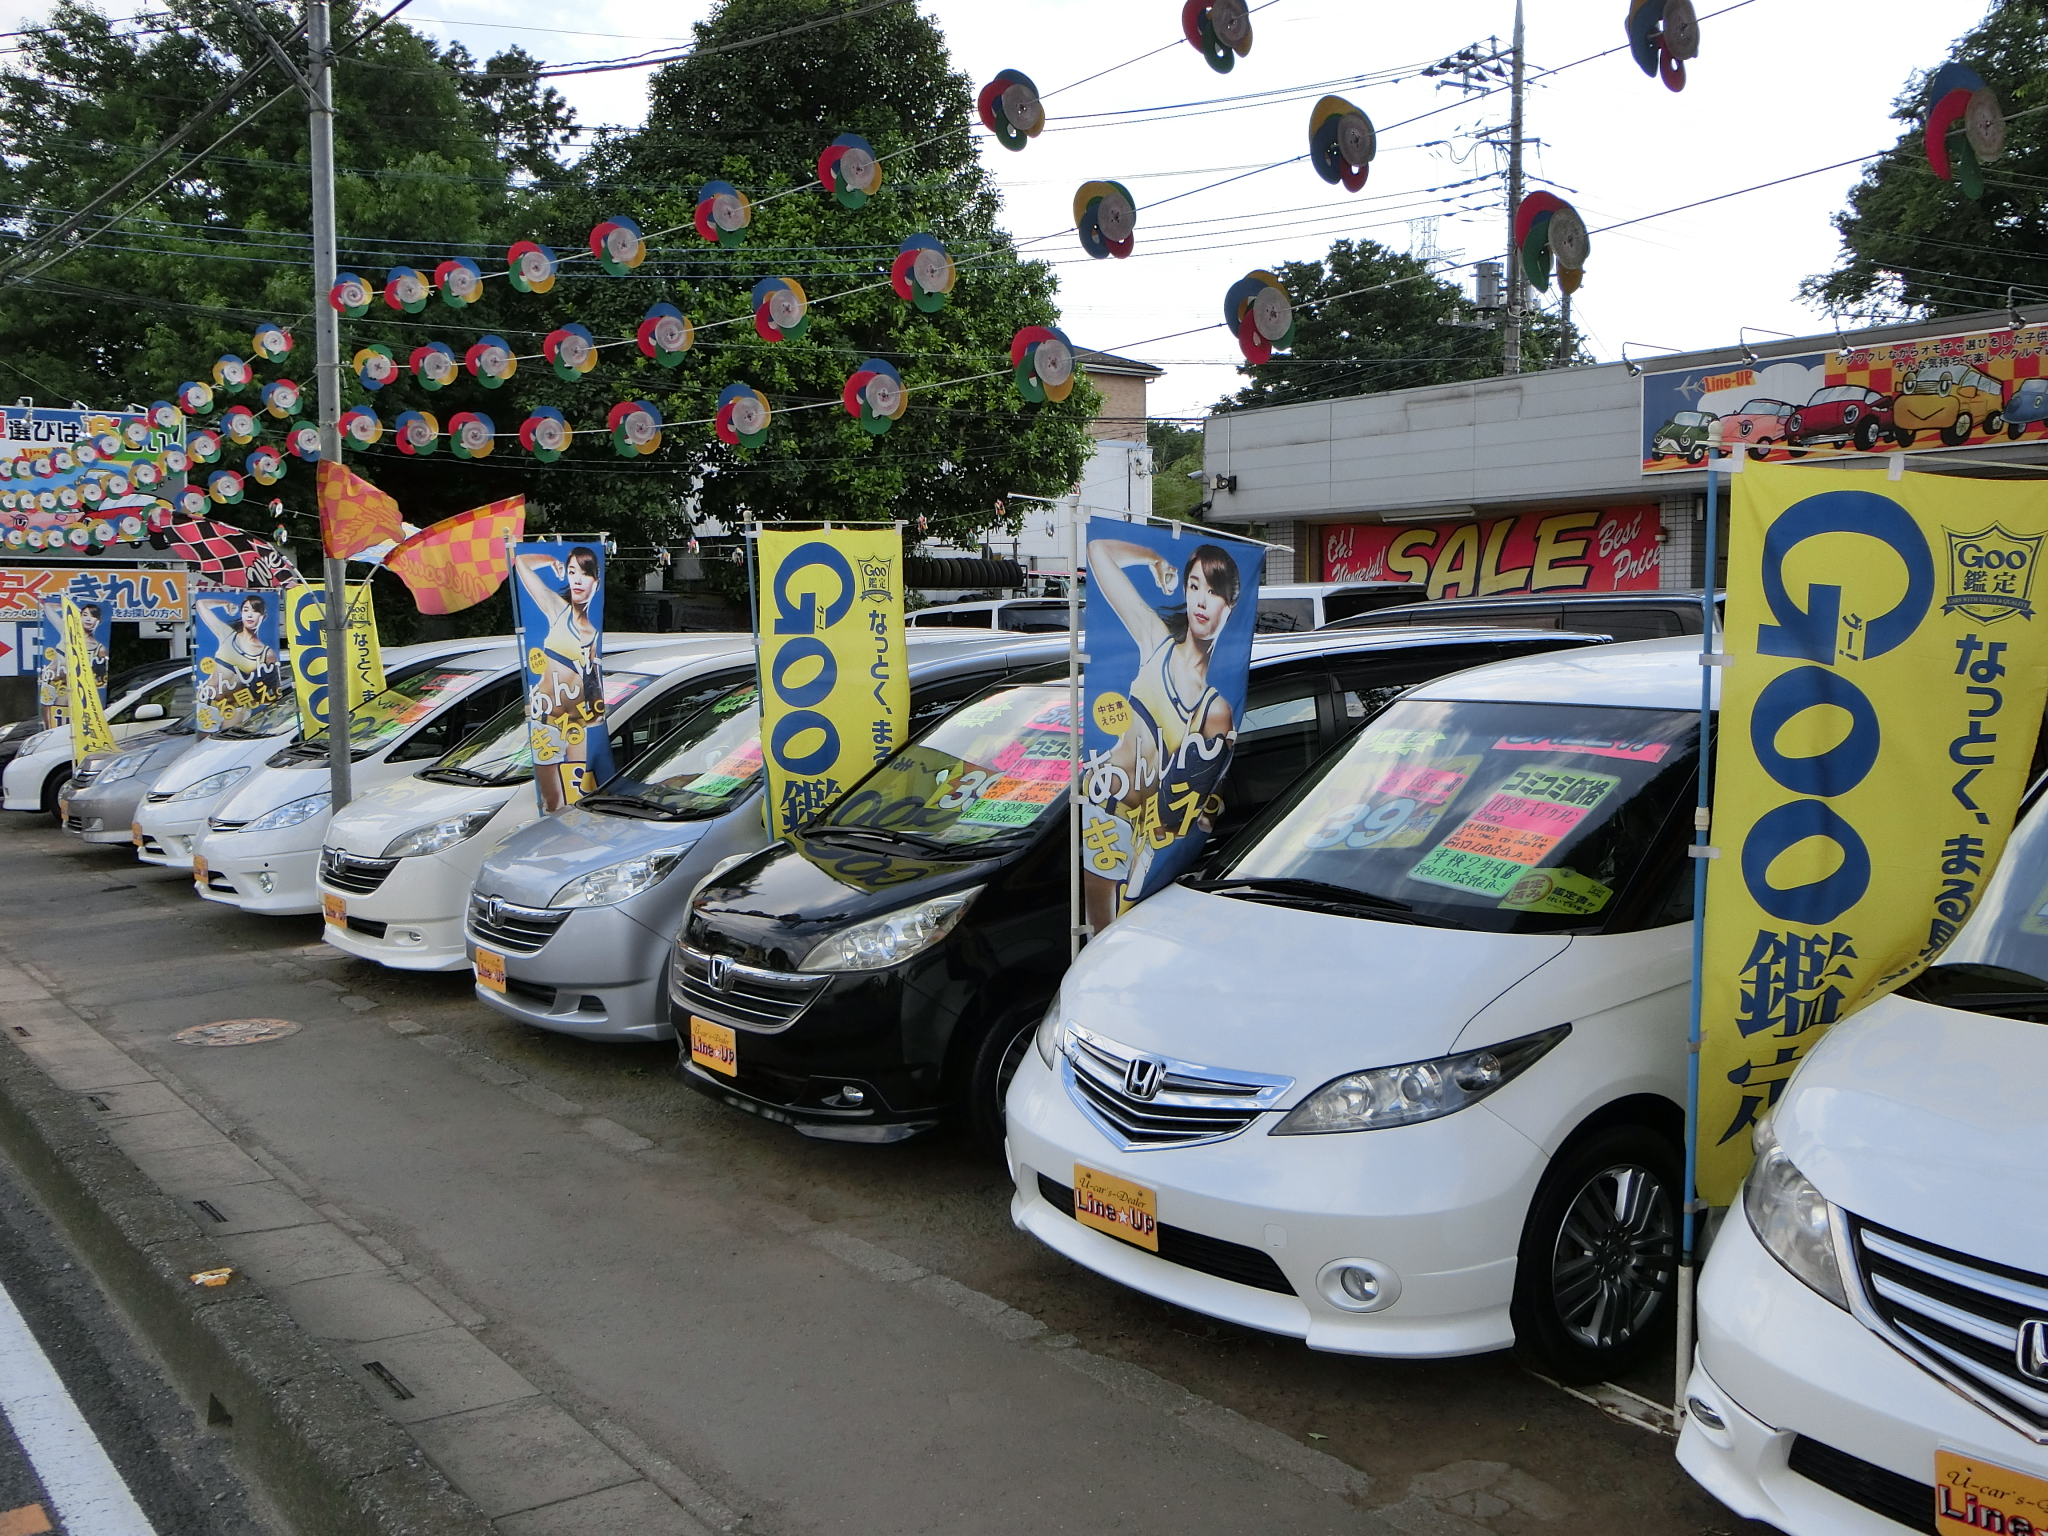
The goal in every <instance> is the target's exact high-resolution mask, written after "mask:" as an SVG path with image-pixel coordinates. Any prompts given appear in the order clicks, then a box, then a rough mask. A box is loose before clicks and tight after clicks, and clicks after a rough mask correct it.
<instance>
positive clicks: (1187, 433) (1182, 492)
mask: <svg viewBox="0 0 2048 1536" xmlns="http://www.w3.org/2000/svg"><path fill="white" fill-rule="evenodd" d="M1145 440H1146V442H1147V443H1148V444H1149V445H1150V447H1151V449H1152V510H1153V511H1154V512H1155V513H1157V514H1158V515H1159V516H1160V517H1172V518H1179V519H1182V520H1183V521H1185V520H1187V519H1189V518H1197V519H1198V518H1199V514H1198V513H1197V512H1196V510H1195V509H1196V508H1197V507H1199V506H1200V505H1201V504H1202V499H1203V493H1202V488H1201V486H1200V485H1198V484H1197V483H1196V482H1195V481H1193V480H1190V479H1189V478H1188V476H1189V475H1190V474H1191V473H1192V474H1200V473H1201V471H1202V431H1201V428H1199V427H1185V426H1182V425H1181V424H1180V423H1179V422H1177V421H1148V422H1146V423H1145Z"/></svg>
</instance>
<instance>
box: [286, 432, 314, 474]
mask: <svg viewBox="0 0 2048 1536" xmlns="http://www.w3.org/2000/svg"><path fill="white" fill-rule="evenodd" d="M284 446H285V449H286V451H287V452H289V453H290V454H291V456H292V457H293V458H295V459H301V460H303V461H305V462H306V463H308V464H317V463H319V462H320V429H319V428H318V427H316V426H313V425H312V424H311V423H308V424H306V425H304V426H298V427H293V428H292V429H291V431H289V432H287V433H286V434H285V438H284Z"/></svg>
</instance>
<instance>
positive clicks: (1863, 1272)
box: [1849, 1216, 2048, 1445]
mask: <svg viewBox="0 0 2048 1536" xmlns="http://www.w3.org/2000/svg"><path fill="white" fill-rule="evenodd" d="M1849 1230H1850V1234H1851V1241H1852V1243H1853V1244H1854V1247H1855V1257H1856V1268H1857V1271H1858V1276H1859V1278H1860V1280H1861V1282H1862V1286H1863V1296H1864V1300H1865V1301H1866V1302H1868V1304H1869V1306H1870V1309H1871V1310H1872V1311H1873V1312H1874V1313H1876V1315H1877V1318H1878V1320H1879V1323H1880V1325H1881V1327H1882V1330H1883V1331H1884V1332H1885V1333H1886V1334H1887V1335H1888V1336H1889V1337H1890V1338H1891V1340H1892V1342H1893V1343H1895V1344H1897V1345H1898V1346H1899V1347H1900V1348H1902V1349H1904V1350H1905V1351H1906V1353H1907V1354H1909V1355H1911V1356H1912V1357H1913V1358H1914V1359H1915V1360H1917V1361H1919V1362H1920V1364H1921V1365H1923V1366H1925V1367H1926V1368H1927V1369H1928V1370H1930V1371H1932V1372H1933V1373H1934V1374H1935V1375H1937V1376H1939V1377H1941V1378H1942V1379H1943V1380H1944V1381H1946V1382H1948V1383H1949V1385H1951V1386H1953V1387H1955V1388H1957V1389H1958V1390H1960V1391H1961V1392H1962V1393H1963V1394H1964V1395H1965V1396H1966V1397H1968V1398H1970V1399H1971V1400H1972V1401H1973V1402H1975V1403H1977V1404H1978V1405H1979V1406H1980V1407H1982V1408H1984V1409H1986V1410H1987V1411H1989V1412H1991V1413H1993V1414H1996V1415H1997V1416H1998V1417H1999V1418H2001V1419H2003V1420H2005V1421H2006V1422H2007V1423H2008V1424H2011V1425H2012V1426H2013V1427H2014V1428H2015V1429H2017V1430H2019V1431H2020V1432H2021V1433H2022V1434H2025V1435H2028V1436H2030V1437H2031V1438H2033V1439H2034V1440H2036V1441H2039V1442H2041V1443H2042V1444H2044V1445H2048V1380H2044V1379H2040V1378H2032V1379H2030V1378H2029V1377H2027V1376H2026V1375H2023V1374H2022V1373H2021V1361H2020V1355H2021V1341H2020V1332H2021V1328H2022V1326H2023V1325H2024V1324H2026V1323H2027V1322H2028V1321H2029V1320H2034V1319H2042V1318H2048V1275H2036V1274H2031V1273H2029V1272H2028V1271H2026V1270H2024V1269H2015V1268H2013V1267H2011V1266H2010V1265H2006V1264H1994V1263H1992V1262H1991V1261H1989V1260H1987V1259H1978V1258H1972V1257H1971V1256H1970V1255H1968V1254H1963V1253H1957V1252H1955V1251H1954V1250H1953V1249H1948V1248H1941V1247H1937V1246H1936V1245H1935V1244H1933V1243H1929V1242H1925V1241H1923V1240H1922V1239H1920V1238H1915V1237H1907V1236H1906V1235H1905V1234H1904V1233H1900V1232H1893V1231H1889V1230H1887V1229H1886V1228H1884V1227H1880V1226H1877V1225H1875V1224H1874V1223H1872V1222H1867V1221H1863V1220H1861V1219H1859V1218H1857V1217H1853V1216H1852V1217H1850V1219H1849Z"/></svg>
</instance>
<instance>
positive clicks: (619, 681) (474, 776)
mask: <svg viewBox="0 0 2048 1536" xmlns="http://www.w3.org/2000/svg"><path fill="white" fill-rule="evenodd" d="M653 681H654V679H653V678H651V677H649V676H648V675H647V674H646V673H645V672H607V673H606V674H605V675H604V704H605V708H606V709H607V710H614V709H617V708H618V707H619V706H620V705H621V704H623V703H625V702H626V700H628V699H630V698H632V697H633V695H634V694H636V693H638V692H639V691H640V690H641V689H642V688H645V687H646V686H647V685H648V684H649V683H651V682H653ZM435 776H442V777H446V778H453V779H461V780H463V781H465V782H471V783H474V782H482V783H486V784H524V783H525V782H526V781H527V780H529V779H531V778H532V777H533V746H532V742H531V739H530V735H529V733H528V731H527V718H526V705H525V703H524V702H523V701H522V702H520V703H517V704H508V705H506V706H505V707H504V708H503V709H501V710H499V711H498V714H497V716H496V718H494V719H492V720H491V721H489V722H488V723H487V724H486V725H485V726H484V727H483V729H481V730H479V731H478V732H477V733H476V734H475V735H474V736H472V737H470V738H469V740H467V741H465V742H463V743H462V744H461V745H460V746H458V747H455V748H453V749H452V750H450V751H448V752H446V753H443V754H442V756H441V759H440V761H439V762H437V763H435V764H434V765H433V766H432V767H431V768H424V769H422V770H420V774H419V777H421V778H423V779H424V778H430V777H435Z"/></svg>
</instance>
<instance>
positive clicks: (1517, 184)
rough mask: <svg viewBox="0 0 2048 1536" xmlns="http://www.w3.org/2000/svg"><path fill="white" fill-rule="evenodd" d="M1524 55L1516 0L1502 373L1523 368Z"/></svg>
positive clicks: (1525, 296)
mask: <svg viewBox="0 0 2048 1536" xmlns="http://www.w3.org/2000/svg"><path fill="white" fill-rule="evenodd" d="M1524 66H1525V58H1524V51H1523V48H1522V0H1515V42H1514V62H1513V69H1514V83H1513V86H1512V92H1513V95H1512V98H1511V99H1512V101H1513V105H1512V107H1511V108H1510V109H1509V112H1508V308H1507V315H1506V317H1505V323H1503V324H1502V326H1501V358H1500V371H1501V372H1502V373H1510V374H1512V373H1520V372H1521V371H1522V306H1523V304H1524V303H1525V302H1526V301H1527V299H1528V294H1529V290H1528V286H1527V284H1528V279H1526V278H1525V277H1524V276H1523V275H1522V263H1521V261H1520V259H1519V258H1518V255H1517V253H1516V251H1515V210H1516V209H1517V208H1519V207H1521V206H1522V82H1523V75H1524Z"/></svg>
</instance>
